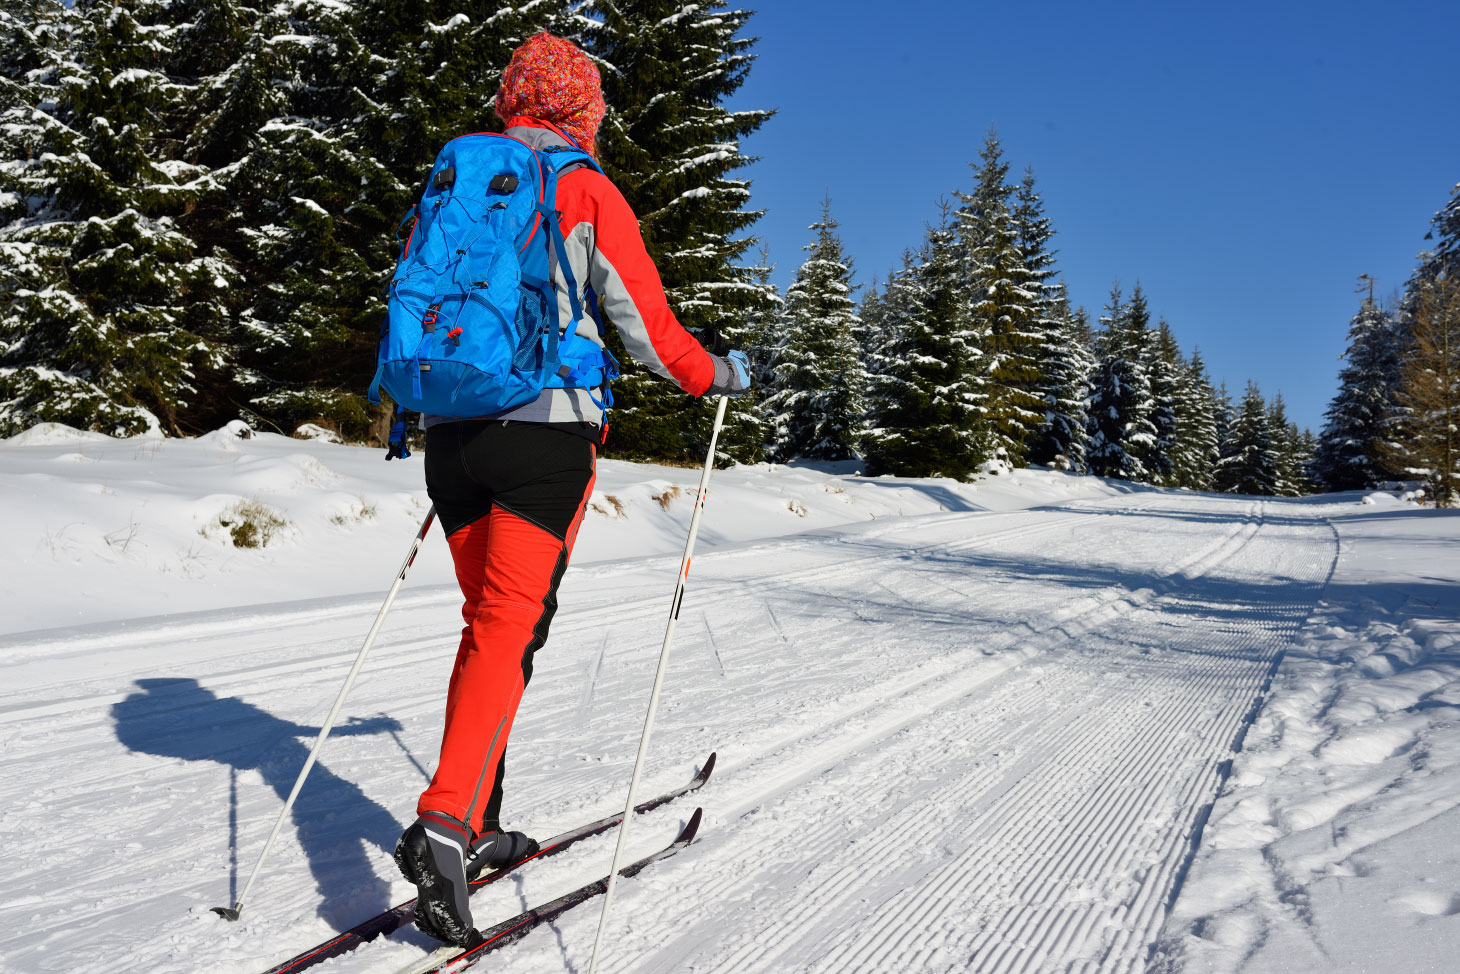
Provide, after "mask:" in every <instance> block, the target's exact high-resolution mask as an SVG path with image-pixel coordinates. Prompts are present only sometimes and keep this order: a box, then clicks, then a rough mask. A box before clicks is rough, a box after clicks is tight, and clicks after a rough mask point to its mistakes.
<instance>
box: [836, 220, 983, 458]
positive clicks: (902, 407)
mask: <svg viewBox="0 0 1460 974" xmlns="http://www.w3.org/2000/svg"><path fill="white" fill-rule="evenodd" d="M964 280H965V278H964V267H963V262H962V260H961V255H960V253H959V249H958V244H957V240H956V236H955V231H954V228H953V227H952V226H951V225H950V221H949V212H948V206H947V204H946V203H944V204H940V219H939V223H938V225H937V226H935V227H929V228H928V233H927V239H926V241H925V243H924V247H923V252H922V254H921V255H920V257H919V259H918V260H917V261H916V262H915V263H914V262H912V261H911V260H910V259H905V260H904V263H903V267H902V269H901V270H900V271H899V272H897V273H895V274H893V275H892V276H891V277H890V278H889V279H888V282H887V288H886V291H885V292H884V294H883V306H882V310H881V322H882V328H883V332H884V334H885V335H886V342H885V344H884V345H883V347H882V348H881V349H880V350H878V351H877V352H876V353H875V354H874V355H873V357H872V359H871V361H870V363H869V365H868V372H869V376H868V401H869V407H870V408H869V413H870V418H869V426H870V429H869V430H868V432H867V437H866V448H865V455H866V457H867V463H868V468H869V472H871V473H879V474H880V473H890V474H896V475H898V476H904V477H928V476H943V477H953V478H956V479H960V480H962V479H967V478H969V477H971V476H972V475H973V474H974V472H975V471H976V470H977V469H978V467H979V465H980V464H981V463H983V462H984V461H985V460H986V459H987V458H988V455H989V453H988V447H987V445H986V443H987V438H986V437H985V436H984V435H982V425H981V424H982V421H983V416H984V408H985V404H986V399H985V396H986V393H985V389H984V385H983V380H982V376H983V374H984V370H983V369H981V368H980V363H981V360H982V358H983V352H982V349H981V348H980V343H979V337H980V336H979V335H978V333H977V332H976V330H975V328H974V324H973V321H972V314H971V309H970V307H969V302H968V301H967V300H966V299H965V294H964Z"/></svg>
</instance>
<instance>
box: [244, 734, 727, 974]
mask: <svg viewBox="0 0 1460 974" xmlns="http://www.w3.org/2000/svg"><path fill="white" fill-rule="evenodd" d="M714 770H715V755H714V753H713V752H712V753H711V754H710V756H709V757H708V758H706V759H705V764H704V767H702V768H701V769H700V772H699V774H697V775H695V776H694V777H693V778H691V779H690V780H689V783H688V784H685V785H681V786H680V787H678V788H675V789H673V790H671V791H666V792H665V793H664V794H662V795H659V796H657V797H655V798H650V799H648V800H647V801H642V802H639V803H638V804H637V805H635V806H634V811H635V812H636V813H643V812H647V811H650V810H652V809H655V808H658V807H659V806H661V805H667V804H669V803H670V802H672V801H674V800H675V799H676V798H680V797H683V796H684V795H687V794H689V793H690V792H692V791H696V790H697V789H699V788H701V787H702V786H703V785H704V783H705V782H706V781H709V780H710V773H711V772H713V771H714ZM623 817H624V816H623V812H618V813H616V814H613V815H610V816H608V817H607V818H601V819H599V820H598V821H596V822H589V823H588V824H587V825H580V826H579V827H578V828H576V829H569V830H568V831H567V832H564V833H562V834H561V835H555V836H553V837H552V838H551V839H548V840H547V841H545V842H543V843H542V847H541V848H540V849H539V850H538V851H537V852H536V853H535V854H533V855H531V856H528V857H527V858H526V859H519V860H518V861H517V862H514V863H512V864H511V865H510V866H503V867H502V868H500V869H494V870H492V871H490V872H486V873H481V874H480V875H478V876H477V877H476V878H475V879H473V880H472V881H471V892H473V893H475V892H476V891H477V890H479V889H481V888H482V887H483V886H486V885H487V884H489V883H494V882H496V881H497V880H499V879H501V878H502V877H503V876H506V875H507V874H508V873H510V872H512V871H513V870H514V869H517V868H518V867H519V866H522V865H524V864H525V863H529V862H532V861H534V860H537V859H546V858H547V857H549V856H555V855H557V854H558V853H560V852H563V851H564V850H566V849H568V848H569V847H570V846H572V845H573V844H574V843H577V842H581V841H582V840H584V839H589V838H592V837H593V836H595V835H601V834H603V833H604V832H607V831H608V830H610V829H612V828H613V827H614V826H616V825H618V823H619V822H621V821H623ZM481 868H482V866H481V865H478V866H477V867H476V870H477V871H480V870H481ZM640 868H642V867H640ZM472 873H473V864H472V863H470V862H468V863H467V867H466V874H467V875H468V876H471V875H472ZM415 918H416V901H415V900H414V899H411V900H407V901H406V902H404V903H402V904H400V905H399V906H395V907H392V908H391V909H389V910H386V911H385V912H383V913H379V914H377V915H375V916H373V917H371V918H370V919H368V920H366V921H364V922H363V923H360V924H357V925H356V926H354V927H351V928H350V929H349V930H346V931H345V932H344V933H342V934H340V935H339V936H337V937H335V938H334V939H333V940H327V941H325V942H324V943H322V944H320V945H319V946H317V947H311V948H310V949H309V950H306V951H304V952H303V953H302V954H299V955H298V956H296V957H291V958H289V959H288V960H286V961H284V962H283V963H281V964H278V965H276V966H274V967H271V968H269V969H268V970H267V971H265V972H264V974H298V972H299V971H304V970H308V969H309V968H311V967H314V966H315V965H316V964H322V963H324V962H325V961H327V960H329V959H330V958H332V957H339V956H340V955H342V954H348V953H349V952H350V951H352V950H354V949H355V948H356V947H359V946H360V945H361V944H366V943H369V942H370V941H372V940H374V939H375V938H377V937H381V936H384V935H386V934H390V933H394V932H395V931H396V930H399V929H400V928H401V927H403V926H405V925H406V924H408V923H410V922H411V921H412V920H414V919H415Z"/></svg>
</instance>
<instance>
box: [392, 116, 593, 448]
mask: <svg viewBox="0 0 1460 974" xmlns="http://www.w3.org/2000/svg"><path fill="white" fill-rule="evenodd" d="M580 165H587V166H591V167H592V168H593V169H596V170H598V171H599V172H602V171H603V170H602V169H599V167H598V164H597V163H595V162H594V161H593V158H592V157H591V156H590V155H588V153H586V152H584V151H582V150H581V149H578V148H577V147H575V146H562V147H553V148H550V149H546V150H544V149H534V148H533V147H532V146H530V145H528V144H527V143H525V142H522V141H520V140H518V139H514V138H512V137H510V136H506V135H493V134H485V133H484V134H477V135H463V136H461V137H460V138H456V139H452V140H451V141H450V142H448V143H446V147H445V148H443V149H442V150H441V154H440V155H438V156H437V157H436V162H435V164H434V165H433V166H432V167H431V173H430V175H429V177H428V178H427V182H426V189H425V191H424V193H423V194H422V196H421V201H420V202H419V203H418V204H416V205H415V206H414V207H412V208H411V211H410V212H408V213H407V214H406V220H409V219H410V218H411V217H412V216H413V215H414V216H415V225H414V226H413V227H412V229H411V233H410V236H409V238H408V239H407V240H406V245H405V248H404V250H403V251H402V253H401V256H400V260H399V262H397V264H396V269H395V275H394V276H393V277H392V278H391V281H390V288H389V295H388V300H387V305H386V318H385V325H384V327H383V329H382V332H381V338H380V351H379V355H378V360H377V368H376V370H375V378H374V380H373V381H372V382H371V383H370V401H371V402H375V403H378V402H380V388H381V387H382V386H384V387H385V389H386V390H387V391H388V392H389V393H390V395H391V398H393V399H394V400H395V401H396V402H397V403H398V404H400V406H401V407H402V409H411V410H417V411H420V412H424V413H432V414H435V415H438V416H456V417H469V416H485V415H489V414H493V413H500V412H504V411H506V410H508V409H512V408H514V407H516V406H521V405H523V404H525V403H529V402H531V401H533V400H534V399H536V398H537V397H538V395H539V394H540V393H541V392H542V391H543V390H544V389H564V388H578V389H595V388H598V387H600V386H606V385H607V383H608V382H609V381H610V380H611V379H613V378H614V377H615V376H617V375H618V363H617V362H616V361H614V358H613V356H612V355H611V354H609V353H608V352H607V351H605V350H604V349H603V348H601V347H599V346H598V345H597V344H596V343H594V342H593V341H591V340H589V339H587V338H583V337H582V336H580V335H579V334H578V330H577V328H578V323H579V322H580V321H581V320H582V318H583V306H582V303H581V302H580V301H579V300H578V284H577V281H575V280H574V277H573V268H572V266H571V265H570V264H569V263H568V255H567V251H566V248H565V247H564V244H563V233H562V230H561V229H560V228H559V226H558V214H557V209H556V206H555V204H556V201H557V182H558V174H559V173H560V172H562V171H563V170H564V169H565V168H568V167H572V166H580ZM405 222H406V221H405V220H402V221H401V226H402V227H403V226H405ZM398 233H399V231H397V234H398ZM550 249H551V250H553V251H556V256H557V268H556V272H557V273H558V274H560V275H562V278H563V279H562V281H555V280H552V279H550V276H549V263H548V253H549V250H550ZM559 285H561V286H565V287H566V288H567V289H568V300H569V303H570V306H571V307H572V310H573V321H572V322H571V323H570V324H569V326H568V328H567V329H566V334H565V335H564V334H563V329H562V328H560V323H559V321H558V299H557V293H556V292H557V287H558V286H559ZM588 297H589V306H590V312H591V313H592V315H593V318H594V321H595V322H596V323H597V324H598V328H599V333H600V334H601V333H602V331H603V324H602V322H601V321H599V319H598V309H597V299H596V298H595V297H594V296H593V294H592V292H589V295H588ZM605 392H606V389H605ZM590 395H593V394H592V393H591V392H590ZM611 401H612V400H611V398H609V399H607V401H604V402H600V401H599V400H598V398H597V396H594V402H597V403H598V404H599V406H600V407H602V408H604V409H606V408H607V407H608V405H609V404H610V403H611ZM398 425H400V426H401V428H402V430H403V429H404V426H403V424H398Z"/></svg>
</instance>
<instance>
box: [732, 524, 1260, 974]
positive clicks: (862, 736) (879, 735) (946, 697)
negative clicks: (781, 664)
mask: <svg viewBox="0 0 1460 974" xmlns="http://www.w3.org/2000/svg"><path fill="white" fill-rule="evenodd" d="M1244 532H1248V533H1250V529H1249V527H1248V526H1247V525H1245V524H1243V525H1236V526H1234V527H1232V528H1231V529H1230V530H1229V533H1228V535H1227V536H1225V537H1222V538H1219V539H1218V540H1217V541H1216V542H1215V543H1214V544H1212V545H1210V546H1208V548H1207V549H1206V550H1204V551H1199V552H1197V553H1196V555H1195V556H1193V557H1190V558H1187V559H1185V560H1184V561H1182V562H1179V563H1178V564H1176V565H1175V566H1171V567H1169V568H1168V569H1167V570H1166V574H1168V575H1171V574H1178V573H1181V572H1185V573H1188V574H1194V573H1198V572H1199V571H1200V570H1201V569H1200V566H1201V565H1202V563H1204V562H1205V563H1215V562H1216V561H1220V560H1221V559H1222V558H1224V557H1225V555H1226V550H1227V549H1228V548H1229V547H1230V546H1231V545H1232V543H1233V537H1234V536H1236V535H1241V534H1243V533H1244ZM1238 544H1240V539H1239V541H1238ZM1115 588H1117V589H1118V593H1117V594H1118V596H1119V597H1120V598H1121V599H1123V600H1126V601H1125V602H1124V610H1125V611H1128V610H1129V609H1130V608H1131V607H1133V606H1135V605H1137V604H1139V602H1140V601H1141V598H1142V595H1143V594H1145V595H1149V593H1131V592H1129V591H1128V590H1126V589H1124V588H1122V587H1119V586H1117V587H1115ZM893 594H895V595H896V594H897V593H895V592H894V593H893ZM899 597H901V596H899ZM1108 608H1109V601H1108V600H1104V599H1103V600H1099V601H1098V602H1097V605H1096V606H1094V607H1093V609H1091V610H1087V611H1086V612H1085V613H1081V614H1082V615H1089V616H1094V617H1097V618H1098V619H1100V620H1104V619H1106V618H1108V617H1109V614H1110V613H1109V612H1108V611H1101V610H1107V609H1108ZM1093 621H1095V620H1094V619H1092V620H1091V622H1088V623H1086V624H1085V625H1077V624H1076V623H1075V620H1073V619H1064V620H1059V621H1057V622H1055V623H1054V624H1052V625H1050V626H1049V627H1048V628H1047V630H1045V631H1058V635H1059V637H1060V638H1069V637H1070V636H1071V635H1074V634H1076V633H1078V632H1080V631H1083V630H1085V629H1087V628H1088V627H1089V625H1090V624H1092V623H1093ZM1034 635H1036V636H1038V635H1041V633H1040V632H1036V633H1034ZM1017 639H1018V637H1015V639H1014V640H1010V641H1011V642H1013V641H1017ZM994 675H996V674H983V673H979V674H976V675H971V677H966V678H964V679H963V680H961V681H958V682H957V683H955V684H954V685H953V687H952V688H950V689H945V690H944V691H942V692H940V693H938V694H937V696H936V697H933V698H931V699H929V698H928V697H927V696H926V695H925V694H919V693H917V691H922V690H926V689H927V688H928V685H929V684H932V683H935V682H937V681H938V680H939V679H941V675H940V676H938V677H934V678H932V679H929V680H925V681H919V682H918V683H916V684H913V685H911V686H909V687H906V688H904V689H903V691H902V698H910V697H917V698H918V703H917V704H916V705H913V706H907V705H906V704H904V700H903V699H902V698H899V699H898V700H897V703H898V704H902V706H893V707H889V706H887V705H888V703H889V702H891V701H892V698H888V697H885V696H884V697H883V698H882V699H881V700H878V701H876V702H874V703H872V704H870V705H868V706H867V707H863V708H860V709H859V710H857V711H854V712H852V713H850V714H846V715H843V716H841V717H840V718H839V719H838V720H836V721H835V723H830V724H828V723H823V725H822V727H821V728H819V729H818V731H817V732H816V734H815V736H816V737H820V738H827V739H829V741H830V744H829V751H830V753H829V754H828V755H826V756H825V757H823V758H822V759H821V760H818V761H816V762H815V763H814V765H813V767H812V768H811V769H810V770H806V769H805V765H806V763H807V762H806V758H805V756H802V757H801V758H800V760H799V761H797V762H787V763H790V764H792V766H793V768H796V769H797V770H796V771H795V773H794V774H793V775H792V776H791V777H790V779H789V780H775V779H772V780H773V781H774V784H775V788H774V789H767V788H766V787H765V782H766V780H767V777H768V776H767V773H766V772H767V770H768V769H765V768H762V767H759V766H758V765H761V764H763V763H764V757H763V758H762V759H759V760H757V761H756V762H755V765H757V766H756V767H754V768H753V770H754V771H755V775H754V778H755V780H756V781H757V782H758V783H759V784H760V787H759V788H758V789H756V792H755V793H754V797H752V798H750V799H748V800H747V801H745V802H742V803H741V805H740V807H737V808H733V809H727V810H726V811H725V813H724V814H725V815H726V816H728V817H733V816H735V815H737V814H743V813H744V812H745V811H746V810H748V807H752V806H755V805H758V804H761V803H763V802H765V801H766V800H767V799H768V798H770V797H773V796H774V795H776V794H778V793H781V792H784V791H786V790H789V789H790V788H794V787H796V786H797V785H800V784H804V783H805V782H806V781H808V780H810V779H812V778H815V777H817V776H819V775H821V774H822V773H824V772H825V770H826V769H827V768H829V767H831V766H834V765H835V764H837V763H839V762H841V761H843V760H845V758H846V757H847V755H848V754H849V753H856V752H858V751H860V750H861V749H862V748H863V747H864V746H866V745H868V744H871V743H875V742H876V741H879V740H883V739H886V738H887V737H889V736H890V735H892V734H895V733H896V732H898V731H900V730H903V729H905V728H906V727H908V726H911V725H912V724H913V723H915V722H918V721H919V720H921V719H923V718H925V717H926V716H927V715H929V714H931V713H935V712H937V711H938V710H940V709H941V708H944V707H946V705H947V704H948V703H949V702H950V701H953V700H956V699H959V698H962V697H967V696H969V694H970V693H971V692H972V691H973V690H975V689H977V688H978V687H979V686H980V684H982V683H984V682H986V681H988V680H989V679H991V678H992V677H993V676H994ZM1030 692H1034V691H1032V690H1031V691H1030ZM879 708H880V709H883V710H886V711H889V712H892V713H896V714H900V715H903V716H901V717H900V718H898V719H896V720H894V721H891V722H887V721H884V722H881V723H876V724H873V725H871V726H869V727H867V728H865V729H861V730H860V733H858V734H857V736H856V737H855V738H852V739H849V738H848V737H847V736H846V734H845V732H844V730H843V725H845V724H847V723H849V722H855V720H856V719H857V718H859V717H863V716H865V715H866V714H867V713H868V712H871V711H874V710H876V709H879ZM790 743H791V742H785V743H784V744H783V745H782V748H786V747H789V745H790ZM800 743H803V744H804V743H805V741H802V742H800ZM772 753H774V752H772ZM766 756H769V755H766ZM735 770H736V768H735V766H734V765H731V766H729V768H728V770H727V771H726V772H724V773H722V775H721V776H720V777H719V778H718V779H717V784H719V785H720V786H722V787H724V786H726V783H727V782H732V781H733V777H732V776H733V774H734V771H735ZM827 885H828V886H829V887H837V886H838V883H837V882H835V881H833V882H831V883H829V884H827ZM713 895H714V894H712V896H713ZM767 937H768V939H770V940H772V941H774V940H775V936H774V932H773V931H772V932H770V933H768V934H767ZM759 938H760V935H759V934H758V935H757V939H759ZM749 949H750V950H751V951H752V952H754V953H756V954H759V953H761V948H760V947H759V946H758V945H752V946H750V948H749ZM742 959H743V958H735V959H732V960H731V961H730V963H729V965H728V969H734V967H735V965H736V964H738V963H740V961H741V960H742Z"/></svg>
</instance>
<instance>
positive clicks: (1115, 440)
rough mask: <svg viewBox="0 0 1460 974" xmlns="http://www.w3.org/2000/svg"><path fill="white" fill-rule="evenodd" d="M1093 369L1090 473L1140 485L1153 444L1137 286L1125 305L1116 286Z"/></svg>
mask: <svg viewBox="0 0 1460 974" xmlns="http://www.w3.org/2000/svg"><path fill="white" fill-rule="evenodd" d="M1100 322H1101V324H1103V325H1104V326H1105V330H1104V331H1103V332H1102V333H1101V334H1100V335H1099V337H1098V339H1097V342H1096V355H1097V358H1098V365H1097V367H1096V372H1095V381H1094V383H1093V385H1094V391H1093V393H1092V394H1091V400H1090V450H1089V467H1090V472H1091V473H1093V474H1095V475H1096V476H1099V477H1117V478H1120V479H1122V480H1140V481H1144V480H1147V479H1148V478H1149V477H1150V472H1149V468H1148V467H1147V465H1146V460H1147V458H1148V457H1149V456H1150V455H1151V452H1152V450H1153V449H1154V447H1155V444H1156V427H1155V425H1154V424H1153V423H1152V422H1151V412H1152V410H1153V408H1154V406H1153V403H1152V401H1151V380H1150V376H1149V375H1148V374H1147V371H1146V365H1145V362H1146V345H1147V342H1148V338H1147V332H1148V326H1149V323H1150V312H1149V311H1148V310H1147V308H1146V303H1145V295H1144V294H1143V293H1142V292H1141V288H1140V285H1136V288H1135V290H1134V291H1133V292H1132V294H1131V300H1130V302H1129V303H1127V302H1126V301H1125V300H1124V299H1123V297H1122V295H1121V290H1120V284H1119V283H1116V284H1114V285H1112V286H1111V289H1110V302H1109V304H1107V305H1106V307H1105V314H1104V315H1102V316H1101V318H1100Z"/></svg>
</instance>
